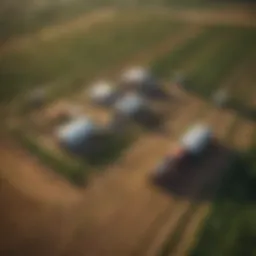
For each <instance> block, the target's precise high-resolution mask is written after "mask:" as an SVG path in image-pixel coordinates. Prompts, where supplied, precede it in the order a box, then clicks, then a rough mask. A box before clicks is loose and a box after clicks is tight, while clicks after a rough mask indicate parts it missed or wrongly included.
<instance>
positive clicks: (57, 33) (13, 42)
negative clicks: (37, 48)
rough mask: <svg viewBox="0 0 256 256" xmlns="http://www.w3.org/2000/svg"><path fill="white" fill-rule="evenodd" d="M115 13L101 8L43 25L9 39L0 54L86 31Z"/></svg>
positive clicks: (112, 16)
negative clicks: (56, 22)
mask: <svg viewBox="0 0 256 256" xmlns="http://www.w3.org/2000/svg"><path fill="white" fill-rule="evenodd" d="M115 15H116V10H115V9H113V8H112V9H110V8H108V9H102V10H97V11H93V12H91V13H89V14H86V15H83V16H81V17H78V18H76V19H74V20H70V21H67V22H65V23H63V24H59V25H52V26H49V27H45V28H43V29H41V30H40V31H38V32H37V33H35V34H34V35H31V36H30V35H29V36H23V37H18V38H15V39H10V41H9V42H6V44H5V45H4V46H1V49H0V54H4V53H7V52H12V51H18V50H22V49H23V48H25V47H29V46H32V45H33V44H34V43H36V42H40V41H41V42H47V41H53V40H56V39H59V38H61V37H66V36H68V35H69V34H72V33H74V32H78V31H81V32H83V33H88V32H90V29H91V28H92V27H93V26H94V25H96V24H100V23H104V22H108V21H111V20H112V19H114V17H115Z"/></svg>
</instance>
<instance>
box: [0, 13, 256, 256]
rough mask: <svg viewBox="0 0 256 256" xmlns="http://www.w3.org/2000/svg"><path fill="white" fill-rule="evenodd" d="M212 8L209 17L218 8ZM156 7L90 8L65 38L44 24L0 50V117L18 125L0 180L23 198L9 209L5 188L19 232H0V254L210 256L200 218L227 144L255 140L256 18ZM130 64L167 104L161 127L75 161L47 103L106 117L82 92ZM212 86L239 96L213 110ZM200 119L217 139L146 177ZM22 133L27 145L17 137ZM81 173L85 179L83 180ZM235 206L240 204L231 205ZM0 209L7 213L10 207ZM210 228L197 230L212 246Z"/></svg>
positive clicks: (224, 163)
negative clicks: (35, 104) (43, 94)
mask: <svg viewBox="0 0 256 256" xmlns="http://www.w3.org/2000/svg"><path fill="white" fill-rule="evenodd" d="M199 12H200V11H199ZM202 12H203V11H202ZM214 12H215V15H216V16H217V12H218V11H217V10H214ZM132 13H133V14H132ZM145 13H146V14H145ZM160 13H163V15H159V14H160ZM164 13H165V12H164V11H163V10H155V11H154V10H147V11H144V10H139V9H138V11H137V13H135V14H134V12H129V11H127V10H125V11H123V12H122V11H120V10H119V11H118V10H115V11H110V12H109V13H108V14H107V15H106V16H104V15H103V16H101V15H99V22H97V21H96V20H97V15H96V16H95V17H96V18H92V21H88V20H86V19H84V20H81V23H79V22H78V23H77V24H76V23H74V24H73V23H72V24H71V25H70V26H71V27H73V26H74V27H77V29H74V30H72V29H70V30H69V33H68V34H67V33H65V31H62V32H61V30H60V33H59V34H58V35H57V34H55V32H54V31H55V30H54V28H53V30H50V29H49V30H47V31H50V32H49V34H48V32H42V34H41V35H42V36H41V38H39V39H38V40H37V41H36V42H34V41H33V40H32V41H31V42H29V44H28V45H26V44H24V45H22V47H17V48H16V47H13V48H15V49H11V48H10V49H8V51H7V50H6V51H4V52H3V53H1V54H0V61H1V63H0V65H1V69H0V70H1V71H0V72H1V73H0V74H1V79H2V81H4V82H5V83H6V85H7V86H6V87H4V88H1V89H0V90H1V97H2V100H1V102H5V101H8V100H10V99H13V97H14V96H17V95H18V96H17V98H18V100H17V102H15V101H14V100H12V101H11V104H6V107H5V108H6V109H7V111H6V119H5V120H6V121H7V127H8V126H10V125H13V124H15V128H16V129H17V131H18V132H17V134H18V135H19V136H20V137H19V136H17V137H16V138H17V142H13V143H10V142H9V140H8V138H7V139H6V140H3V145H2V146H1V148H0V152H2V154H0V159H1V163H3V164H2V166H1V168H2V169H3V171H1V173H0V182H1V183H0V185H1V184H2V183H3V184H5V182H6V181H7V180H9V183H8V182H7V183H8V185H6V186H5V187H4V189H5V190H4V191H5V193H6V195H7V194H8V191H12V188H13V187H15V188H16V189H17V190H18V191H20V193H21V194H22V195H24V198H22V200H20V201H21V203H20V204H18V203H17V205H16V203H15V199H13V198H14V196H13V195H12V194H11V195H10V202H11V203H10V206H9V208H10V209H15V213H16V214H15V213H14V214H13V215H11V216H10V217H9V219H8V221H9V222H10V223H11V222H12V221H13V220H14V219H15V220H16V218H17V223H18V224H17V227H16V229H15V230H16V231H17V232H16V233H17V236H16V237H15V240H14V239H12V236H11V235H9V234H8V236H6V237H5V240H3V241H4V242H3V243H2V244H1V243H0V254H1V253H2V252H3V253H6V254H7V253H13V255H15V253H17V252H16V251H15V249H13V248H17V251H20V250H24V253H25V254H26V255H46V254H47V255H63V256H69V255H70V256H71V255H72V256H73V255H90V256H96V255H98V256H99V255H105V256H108V255H109V256H115V255H117V256H131V255H135V256H151V255H152V256H156V255H161V256H168V255H175V256H176V255H177V256H180V255H189V254H190V251H191V249H192V248H194V250H193V251H192V255H193V256H194V255H196V256H198V255H200V256H201V255H207V254H205V253H206V249H205V248H206V247H204V246H202V243H203V242H201V240H200V238H201V236H200V235H201V232H202V233H203V234H204V232H206V234H208V233H207V232H209V231H207V228H206V231H205V227H204V223H207V221H208V219H209V218H211V216H214V214H215V212H216V216H217V215H218V216H219V218H221V217H220V215H221V214H220V212H221V210H219V209H218V207H217V206H216V207H217V208H214V207H215V200H216V199H215V198H216V197H217V198H218V196H219V193H220V192H219V191H222V184H223V179H224V178H223V177H226V176H228V174H229V172H230V171H229V168H230V166H232V160H233V155H234V154H235V153H234V152H240V151H241V152H246V151H247V150H248V149H250V148H251V146H252V145H253V143H254V139H255V136H256V122H255V118H254V116H255V112H256V109H255V96H256V89H255V86H254V84H255V83H256V76H255V72H253V70H254V67H255V56H256V51H255V45H256V29H255V25H256V23H253V19H250V21H248V22H247V23H246V22H245V25H244V26H245V27H243V28H242V26H238V25H237V23H236V22H234V21H233V19H234V17H233V16H232V15H231V16H232V18H230V19H228V17H226V18H225V19H226V22H225V21H223V23H222V24H221V22H216V23H214V22H213V21H212V22H210V21H209V22H206V23H205V19H206V17H204V15H203V13H202V20H201V21H200V19H199V20H198V19H196V18H195V17H194V16H193V15H192V14H193V13H190V14H188V13H186V12H185V11H184V12H183V13H182V15H181V16H179V17H178V15H177V17H176V16H171V15H169V14H170V13H171V12H170V13H168V12H166V14H167V15H165V14H164ZM142 14H143V15H142ZM88 15H90V14H88ZM189 15H192V16H193V18H191V16H189ZM212 15H213V16H214V14H212ZM221 15H222V14H220V16H221ZM170 16H171V17H170ZM238 16H239V17H240V15H238ZM241 16H242V17H244V16H243V15H242V14H241ZM88 17H90V16H88ZM93 17H94V16H93ZM221 17H223V16H221ZM88 19H89V18H88ZM89 20H90V19H89ZM191 20H194V22H191ZM234 20H235V19H234ZM238 20H239V19H238ZM82 24H87V26H86V25H82ZM51 31H52V32H51ZM44 33H45V34H47V36H45V34H44ZM60 42H61V43H60ZM38 49H40V51H38ZM24 63H26V65H24ZM133 65H143V66H146V67H149V68H151V69H152V72H153V73H154V74H156V76H157V77H158V78H159V80H160V82H161V84H163V86H164V88H165V89H166V91H168V93H169V95H170V98H169V101H168V103H166V104H164V111H165V119H166V120H165V123H164V125H163V126H164V132H161V131H147V132H145V131H141V130H139V132H138V134H137V137H136V138H134V139H132V140H131V141H129V143H127V145H125V147H124V148H122V152H121V153H120V154H118V155H117V156H116V157H115V158H114V159H112V162H110V163H109V162H108V164H105V165H103V166H100V167H98V166H97V165H94V166H92V165H90V164H89V163H87V162H86V161H85V162H82V163H81V161H80V160H78V159H76V158H73V157H72V155H70V154H68V153H67V152H64V151H63V150H62V149H61V148H60V147H59V145H57V143H56V141H55V138H54V136H53V131H54V127H53V125H52V124H48V123H47V116H48V115H50V114H49V112H50V110H53V109H55V108H56V109H57V108H58V107H59V106H61V107H60V108H63V109H65V108H69V106H70V105H72V104H74V105H78V106H82V107H83V108H82V112H83V113H85V114H88V115H89V116H90V117H93V118H94V119H95V120H97V121H98V122H102V123H104V122H106V120H108V118H109V116H111V114H112V110H111V109H110V110H109V109H101V108H98V107H95V106H92V105H91V103H90V102H89V101H88V99H87V97H86V96H85V97H84V95H85V94H86V90H87V89H88V88H89V86H90V84H91V83H92V82H94V81H95V80H96V79H101V78H103V79H104V78H107V79H111V80H113V81H118V78H119V75H120V72H122V71H123V70H124V69H126V68H129V67H130V66H133ZM176 71H180V72H182V73H184V75H185V76H186V78H187V80H188V81H186V82H185V86H184V88H182V87H179V86H177V85H176V83H175V81H174V79H173V77H174V76H175V73H176ZM44 84H46V86H48V87H47V88H48V89H49V103H47V104H46V105H45V106H43V108H42V109H40V110H39V111H34V110H31V111H25V113H22V112H21V110H22V107H23V105H22V104H23V102H24V101H25V100H26V94H25V93H24V92H26V91H29V90H30V89H31V88H34V87H36V86H38V85H40V86H42V85H44ZM48 84H49V85H48ZM17 85H18V86H19V87H17ZM116 86H118V83H117V84H116ZM219 88H228V90H229V93H230V97H231V99H232V103H233V102H235V103H236V104H234V103H233V104H232V105H231V106H228V107H227V108H217V107H216V106H215V105H214V103H213V102H211V101H210V100H209V99H210V96H211V93H212V92H214V91H215V90H217V89H219ZM2 93H3V94H2ZM2 95H3V96H2ZM6 97H7V98H6ZM19 99H21V100H20V101H19ZM237 102H238V103H239V104H238V103H237ZM248 112H249V114H248ZM36 117H40V118H36ZM197 121H198V122H205V123H208V124H210V125H211V127H212V128H213V131H214V134H215V135H216V138H217V141H218V143H217V145H214V147H213V148H212V151H211V152H210V153H209V155H207V157H206V159H205V161H203V162H202V163H200V165H198V166H197V167H193V166H189V167H187V168H186V170H184V171H183V170H182V171H181V172H179V173H174V174H170V180H169V181H168V184H167V185H166V184H160V185H158V184H155V183H154V182H153V180H152V179H151V175H152V174H153V172H154V168H155V167H156V166H157V164H158V163H159V162H160V161H161V160H162V159H163V157H164V156H166V154H167V153H170V152H172V151H173V150H175V148H176V146H177V144H178V141H179V138H180V136H181V135H182V134H183V133H184V132H185V130H186V129H187V127H189V126H190V125H192V124H193V123H195V122H197ZM123 136H126V135H125V134H124V135H123ZM127 137H128V135H127ZM20 138H23V146H24V145H25V146H27V147H28V151H30V152H28V151H27V150H26V149H24V148H22V147H21V146H19V145H17V144H18V143H19V142H22V139H20ZM24 138H25V140H24ZM9 143H10V144H9ZM120 151H121V149H120ZM30 158H31V162H30ZM18 166H19V167H18ZM47 166H48V167H49V169H53V170H54V169H58V172H59V173H61V172H63V173H66V176H67V177H69V178H70V179H71V180H72V179H73V181H74V180H76V181H77V180H80V179H85V177H86V186H85V187H84V188H75V187H73V186H72V185H71V184H69V183H67V181H66V179H65V178H61V177H59V174H55V173H54V172H52V170H48V169H47V168H48V167H47ZM99 169H100V171H99ZM23 172H24V173H23ZM79 173H87V174H88V175H86V176H85V177H82V178H81V176H79ZM64 176H65V175H64ZM224 182H225V179H224ZM27 183H28V184H27ZM232 189H234V188H232ZM33 191H34V192H33ZM16 192H17V191H16ZM16 192H15V193H16ZM223 193H224V192H223ZM248 193H249V192H248ZM30 194H33V197H32V198H31V196H30ZM26 197H28V198H29V200H28V202H26V199H25V198H26ZM12 200H13V201H12ZM37 201H38V202H37ZM36 202H37V203H36ZM225 203H226V202H225V201H223V202H221V206H220V207H221V209H223V210H225V209H226V208H227V207H228V206H227V205H228V203H227V205H226V204H225ZM250 203H251V202H250ZM213 205H214V206H213ZM231 206H232V205H231ZM35 207H38V209H42V210H41V213H40V214H39V215H38V216H37V217H35V218H34V219H33V218H32V217H30V215H31V216H32V215H33V214H36V213H35V211H34V210H33V209H35ZM232 207H233V208H232ZM232 207H231V208H232V209H239V211H240V208H239V206H238V205H237V204H236V205H233V206H232ZM251 207H252V209H248V212H243V214H244V216H247V215H246V214H248V215H249V214H250V216H251V215H252V212H253V211H254V210H253V209H255V202H254V203H251ZM26 208H27V210H26ZM24 209H25V210H24ZM20 212H22V215H20ZM1 214H2V213H1ZM229 214H232V211H231V212H230V211H229ZM16 215H17V216H16ZM18 215H19V216H22V218H18ZM1 216H2V219H4V218H7V217H8V212H7V211H6V212H4V213H3V214H2V215H0V218H1ZM212 218H214V217H212ZM225 218H228V215H227V216H225ZM231 219H232V220H230V222H229V223H231V222H232V221H233V222H232V223H235V221H236V220H237V219H239V214H238V213H236V214H235V215H233V216H232V218H231ZM244 219H246V217H244ZM41 220H42V223H41V224H40V221H41ZM57 220H58V221H57ZM0 221H1V219H0ZM210 221H211V219H210ZM29 223H31V224H29ZM47 223H48V224H49V225H48V224H47ZM239 225H240V224H239ZM235 227H236V225H234V228H235ZM225 228H226V230H228V227H227V226H226V227H225ZM225 228H224V229H225ZM241 228H242V224H241ZM224 229H223V230H224ZM52 230H54V232H53V233H51V232H52ZM220 230H221V231H223V230H222V229H221V228H220ZM216 232H219V231H218V230H217V231H216ZM223 232H224V231H223ZM23 233H24V234H25V235H24V240H22V239H21V237H22V234H23ZM49 233H51V236H49V237H48V234H49ZM216 234H220V233H216ZM210 235H211V234H209V236H207V237H206V239H208V240H207V243H209V247H210V246H211V245H210V242H209V241H210V239H209V237H210ZM236 236H239V234H236ZM31 237H35V239H36V243H35V246H34V247H33V246H32V247H30V244H29V243H28V242H27V240H26V238H28V239H29V238H31ZM45 237H47V239H45ZM225 239H226V240H227V244H226V245H225V243H224V242H222V243H221V245H220V246H219V247H218V246H216V248H215V250H214V252H212V254H211V255H221V254H218V253H219V252H220V251H221V249H222V250H223V251H225V252H230V248H231V245H230V244H232V243H231V242H230V244H229V241H228V239H229V238H225ZM230 239H231V238H230ZM0 241H1V239H0ZM202 241H204V238H202ZM215 241H217V240H214V243H215ZM55 243H56V244H59V245H58V246H57V245H56V244H55ZM53 245H54V246H53ZM196 246H201V247H200V248H201V249H200V250H199V249H198V250H197V249H196V248H197V247H196ZM225 246H226V247H225ZM252 247H253V246H252V245H251V248H252ZM241 248H242V246H241ZM37 250H38V251H37ZM193 253H194V254H193ZM200 253H201V254H200ZM25 254H24V255H25ZM223 255H224V254H223ZM237 255H238V254H237ZM248 255H250V254H248ZM252 255H253V254H252Z"/></svg>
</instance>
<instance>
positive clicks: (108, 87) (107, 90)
mask: <svg viewBox="0 0 256 256" xmlns="http://www.w3.org/2000/svg"><path fill="white" fill-rule="evenodd" d="M116 97H117V91H116V89H115V88H114V86H113V85H112V84H111V83H110V82H107V81H99V82H97V83H95V84H94V85H92V87H91V88H90V89H89V98H90V100H91V101H92V102H94V103H96V104H99V105H111V104H113V103H114V101H115V99H116Z"/></svg>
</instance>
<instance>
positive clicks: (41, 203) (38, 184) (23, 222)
mask: <svg viewBox="0 0 256 256" xmlns="http://www.w3.org/2000/svg"><path fill="white" fill-rule="evenodd" d="M0 153H1V154H0V162H1V171H0V188H1V193H0V205H1V213H0V226H1V232H0V253H1V255H21V254H22V255H31V256H32V255H59V254H60V253H61V252H62V251H63V250H65V246H66V243H67V241H69V240H70V238H71V237H72V234H73V232H74V231H75V229H76V226H77V223H76V219H77V217H78V209H79V207H80V204H81V200H82V197H81V195H80V193H79V191H77V190H76V189H74V188H72V187H71V186H70V185H69V184H68V183H67V182H66V181H65V180H62V179H60V178H59V177H57V176H55V175H54V174H52V173H51V172H50V171H49V170H47V169H46V168H45V167H43V166H41V165H40V164H39V163H38V162H37V161H36V160H35V159H33V158H32V157H31V156H29V155H27V153H26V152H24V151H23V150H22V149H20V148H19V147H17V145H16V144H15V143H12V142H10V141H9V140H6V139H4V138H1V146H0ZM32 241H33V242H32Z"/></svg>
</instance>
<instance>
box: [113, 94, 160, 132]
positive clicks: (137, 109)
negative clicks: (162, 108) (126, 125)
mask: <svg viewBox="0 0 256 256" xmlns="http://www.w3.org/2000/svg"><path fill="white" fill-rule="evenodd" d="M115 119H116V120H117V121H119V123H118V127H119V125H121V124H120V123H122V122H123V121H124V120H127V119H131V120H134V121H135V122H137V123H140V124H142V125H144V126H147V127H150V126H155V125H156V124H157V123H159V120H158V119H159V116H158V115H157V114H156V113H154V111H153V110H152V109H151V108H150V106H149V104H148V102H147V101H146V100H145V99H144V98H143V97H141V96H139V95H138V94H135V93H128V94H126V95H124V96H123V97H122V98H120V99H119V100H118V101H117V102H116V104H115ZM120 120H121V121H120Z"/></svg>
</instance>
